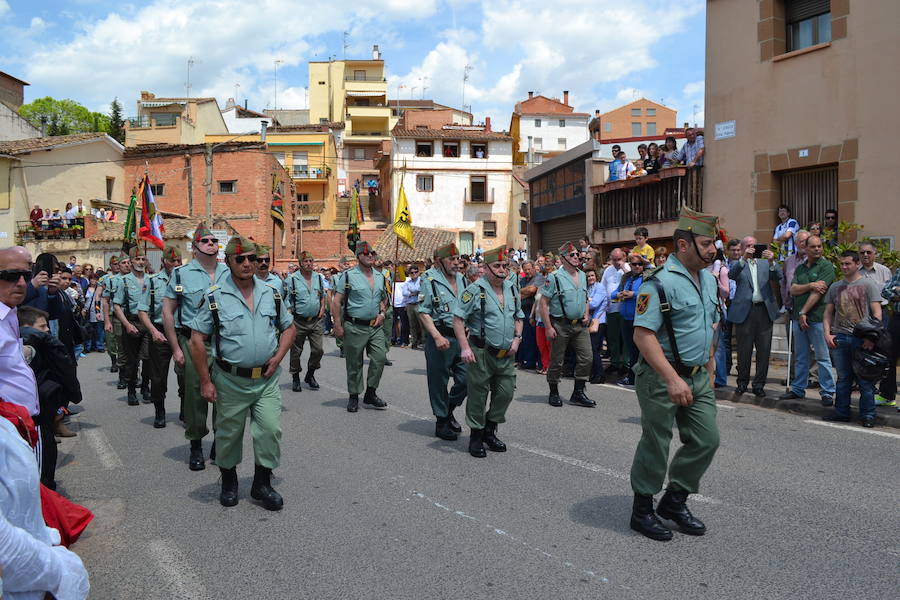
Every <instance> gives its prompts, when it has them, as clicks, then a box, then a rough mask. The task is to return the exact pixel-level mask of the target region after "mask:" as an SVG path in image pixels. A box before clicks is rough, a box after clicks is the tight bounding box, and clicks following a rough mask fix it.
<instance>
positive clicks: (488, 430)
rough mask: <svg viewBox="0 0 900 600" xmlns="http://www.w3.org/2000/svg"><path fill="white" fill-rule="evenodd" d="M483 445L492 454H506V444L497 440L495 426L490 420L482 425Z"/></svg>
mask: <svg viewBox="0 0 900 600" xmlns="http://www.w3.org/2000/svg"><path fill="white" fill-rule="evenodd" d="M484 443H485V444H486V445H487V447H488V449H489V450H491V451H493V452H506V444H504V443H503V442H501V441H500V440H499V439H498V438H497V424H496V423H494V422H493V421H491V420H490V419H488V420H487V421H485V424H484Z"/></svg>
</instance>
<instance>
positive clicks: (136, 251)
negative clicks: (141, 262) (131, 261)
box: [128, 246, 145, 258]
mask: <svg viewBox="0 0 900 600" xmlns="http://www.w3.org/2000/svg"><path fill="white" fill-rule="evenodd" d="M138 256H145V254H144V251H143V250H142V249H141V247H140V246H132V247H131V249H130V250H129V251H128V258H135V257H138Z"/></svg>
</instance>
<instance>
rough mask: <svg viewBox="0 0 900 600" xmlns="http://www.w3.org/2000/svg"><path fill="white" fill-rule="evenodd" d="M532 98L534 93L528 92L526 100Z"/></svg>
mask: <svg viewBox="0 0 900 600" xmlns="http://www.w3.org/2000/svg"><path fill="white" fill-rule="evenodd" d="M532 98H534V92H528V99H529V100H530V99H532Z"/></svg>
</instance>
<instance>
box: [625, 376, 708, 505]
mask: <svg viewBox="0 0 900 600" xmlns="http://www.w3.org/2000/svg"><path fill="white" fill-rule="evenodd" d="M634 373H635V383H636V385H635V388H636V390H637V397H638V403H639V404H640V406H641V430H642V433H641V441H640V442H638V447H637V450H636V451H635V453H634V462H633V463H632V465H631V488H632V489H633V490H634V493H635V494H641V495H644V496H652V495H653V494H655V493H657V492H659V491H660V490H661V489H662V487H663V483H664V482H665V479H666V467H667V465H668V460H669V444H670V442H671V441H672V425H673V423H677V424H678V435H679V437H680V438H681V443H682V444H683V446H681V448H679V449H678V451H677V452H675V456H674V457H673V458H672V464H671V465H668V472H669V486H670V487H674V488H676V489H679V490H682V491H685V492H688V493H691V494H695V493H697V490H698V489H699V488H700V478H701V477H703V474H704V473H705V472H706V469H707V468H709V465H710V463H711V462H712V459H713V456H714V455H715V453H716V448H718V447H719V428H718V426H717V425H716V399H715V395H714V394H713V390H712V387H710V384H709V373H707V371H706V369H700V370H699V371H697V373H696V374H695V375H694V376H693V377H683V378H682V379H684V381H685V382H687V384H688V385H689V386H690V387H691V391H692V392H693V394H694V403H693V404H691V405H690V406H678V405H676V404H673V403H672V401H671V400H669V394H668V392H667V391H666V384H665V382H664V381H663V380H662V378H661V377H660V376H659V375H658V374H657V373H656V371H654V370H653V369H652V368H651V367H650V365H648V364H647V363H645V362H644V361H643V360H640V361H638V362H637V364H636V365H635V367H634Z"/></svg>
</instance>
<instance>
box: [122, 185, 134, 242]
mask: <svg viewBox="0 0 900 600" xmlns="http://www.w3.org/2000/svg"><path fill="white" fill-rule="evenodd" d="M136 212H137V192H136V191H135V190H134V189H132V190H131V202H130V203H129V204H128V216H127V217H125V229H124V232H123V234H122V253H123V254H128V251H129V250H131V248H132V247H133V246H136V245H137V233H136V232H135V224H136V223H135V218H136V217H135V213H136Z"/></svg>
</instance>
